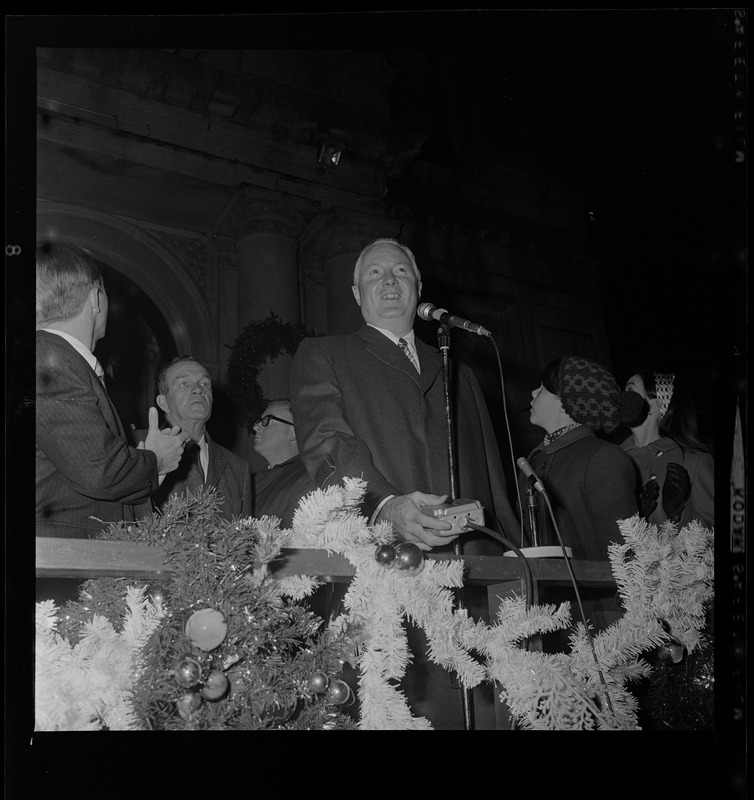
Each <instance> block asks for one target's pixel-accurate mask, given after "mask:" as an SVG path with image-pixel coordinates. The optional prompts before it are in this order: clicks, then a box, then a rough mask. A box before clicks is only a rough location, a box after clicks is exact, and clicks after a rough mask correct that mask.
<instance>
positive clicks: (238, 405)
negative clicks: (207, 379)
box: [226, 314, 315, 433]
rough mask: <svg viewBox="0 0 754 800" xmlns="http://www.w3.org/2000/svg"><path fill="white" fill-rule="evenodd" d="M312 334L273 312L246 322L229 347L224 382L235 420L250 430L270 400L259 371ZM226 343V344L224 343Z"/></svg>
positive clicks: (293, 350)
mask: <svg viewBox="0 0 754 800" xmlns="http://www.w3.org/2000/svg"><path fill="white" fill-rule="evenodd" d="M314 335H315V333H314V332H313V331H310V330H308V329H307V328H306V326H305V325H297V324H294V323H292V322H283V321H282V320H281V319H280V318H279V317H277V316H275V314H270V316H269V317H268V318H267V319H265V320H261V321H255V322H250V323H249V324H248V325H247V326H246V327H245V328H244V329H243V331H241V333H240V334H239V335H238V337H237V339H236V341H235V342H234V344H233V345H232V346H230V351H231V352H230V356H229V358H228V369H227V376H226V382H227V386H228V391H229V394H230V397H231V399H232V400H233V403H234V405H235V411H236V419H237V422H238V424H239V425H241V426H245V427H246V430H247V431H248V432H249V433H250V432H251V429H252V427H253V425H254V421H255V420H257V419H258V418H259V416H260V415H261V413H262V411H263V410H264V408H265V406H266V405H268V404H269V402H270V400H271V399H274V398H266V397H265V396H264V391H263V390H262V387H261V386H260V385H259V382H258V378H259V373H260V371H261V370H262V368H263V367H265V366H267V365H269V364H270V363H271V362H273V361H274V360H275V359H276V358H277V357H278V356H280V355H284V354H286V353H289V354H291V355H293V353H295V352H296V350H297V348H298V346H299V344H300V343H301V340H302V339H304V338H306V337H307V336H314ZM226 346H227V345H226Z"/></svg>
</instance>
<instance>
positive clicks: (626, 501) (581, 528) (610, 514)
mask: <svg viewBox="0 0 754 800" xmlns="http://www.w3.org/2000/svg"><path fill="white" fill-rule="evenodd" d="M528 460H529V464H531V467H532V469H533V470H534V472H535V473H536V474H537V476H538V477H539V479H540V480H541V481H542V483H543V484H544V487H545V490H546V491H547V496H548V497H549V498H550V504H551V505H552V508H553V513H554V515H555V519H556V521H557V524H558V528H559V529H560V533H561V536H562V537H563V544H565V546H566V547H570V548H572V550H573V558H574V559H586V560H591V561H607V545H608V544H609V543H610V542H623V537H622V536H621V533H620V530H619V528H618V525H617V520H619V519H628V518H629V517H632V516H633V515H634V514H636V513H638V505H637V495H636V477H635V474H634V467H633V464H632V463H631V460H630V459H629V458H628V456H627V455H626V454H625V453H624V452H623V451H622V450H621V448H620V447H619V446H618V445H616V444H612V443H610V442H606V441H605V440H603V439H599V438H598V437H597V436H596V435H595V434H594V432H593V431H591V430H590V429H589V428H587V427H585V426H583V425H582V426H580V427H578V428H574V429H573V430H571V431H569V432H568V433H566V434H564V435H563V436H561V437H559V438H558V439H556V440H555V441H554V442H552V443H551V444H549V445H547V446H544V445H543V444H540V445H538V446H537V447H535V448H534V450H532V452H531V453H530V455H529V459H528ZM520 488H521V497H522V498H524V497H525V496H526V494H525V492H526V479H525V478H521V480H520ZM537 526H538V530H539V544H540V545H542V546H547V545H559V541H558V538H557V535H556V533H555V529H554V527H553V525H552V522H551V519H550V515H549V512H548V510H547V504H546V502H545V501H544V498H543V497H541V496H539V497H537ZM525 527H526V530H527V534H528V535H529V537H531V532H530V529H529V524H528V519H527V520H526V525H525ZM530 542H531V538H530Z"/></svg>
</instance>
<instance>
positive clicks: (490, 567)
mask: <svg viewBox="0 0 754 800" xmlns="http://www.w3.org/2000/svg"><path fill="white" fill-rule="evenodd" d="M36 545H37V554H36V572H37V577H39V578H61V577H65V578H82V579H85V578H95V577H104V576H107V575H110V576H116V575H119V576H123V577H133V578H145V579H152V580H155V579H158V578H161V577H162V578H165V577H167V575H168V574H169V573H170V572H171V569H170V565H169V564H165V553H164V551H163V550H162V549H161V548H160V547H157V546H151V545H147V544H144V543H142V542H119V541H109V540H103V539H59V538H46V537H38V538H37V539H36ZM425 557H426V558H430V559H436V560H446V559H454V560H457V559H459V558H462V559H463V561H464V562H465V565H466V569H465V571H464V582H465V583H467V584H470V585H476V586H489V585H493V584H496V583H507V582H509V581H518V580H522V579H523V578H522V569H521V564H520V562H519V560H518V558H500V557H496V556H453V555H434V554H432V553H427V554H425ZM528 563H529V565H530V567H531V571H532V577H533V579H534V580H535V581H537V582H539V583H542V584H547V585H570V582H571V581H570V575H569V572H568V568H567V565H566V563H565V561H564V560H563V559H560V558H546V559H529V562H528ZM270 567H271V571H272V573H273V574H274V575H276V576H279V577H283V576H286V575H316V576H318V577H321V578H323V579H324V580H330V581H335V582H343V581H348V580H350V578H352V577H353V574H354V569H353V566H352V565H351V564H350V562H349V561H348V560H347V559H346V558H344V557H343V556H340V555H331V554H329V553H328V552H327V551H326V550H305V549H298V550H283V557H282V558H281V559H279V560H278V561H275V562H273V564H271V565H270ZM571 568H572V569H573V572H574V575H575V576H576V580H577V581H578V582H579V585H581V586H584V587H610V586H615V579H614V578H613V575H612V572H611V569H610V564H609V563H608V562H607V561H571Z"/></svg>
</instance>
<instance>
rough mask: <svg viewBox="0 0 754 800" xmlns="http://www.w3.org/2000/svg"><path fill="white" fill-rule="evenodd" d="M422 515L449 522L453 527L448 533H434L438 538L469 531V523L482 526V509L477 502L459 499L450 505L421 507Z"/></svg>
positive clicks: (441, 504)
mask: <svg viewBox="0 0 754 800" xmlns="http://www.w3.org/2000/svg"><path fill="white" fill-rule="evenodd" d="M421 512H422V514H426V515H427V516H429V517H434V518H435V519H438V520H441V521H442V522H449V523H450V524H451V525H452V526H453V527H452V528H451V529H450V530H449V531H435V533H437V534H439V535H440V536H449V535H450V534H457V533H463V532H464V531H469V530H471V527H470V526H469V523H474V524H475V525H484V509H483V508H482V504H481V503H480V502H479V501H478V500H467V499H464V498H462V499H459V500H453V502H452V503H440V504H439V505H436V506H422V509H421Z"/></svg>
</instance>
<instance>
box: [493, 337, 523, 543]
mask: <svg viewBox="0 0 754 800" xmlns="http://www.w3.org/2000/svg"><path fill="white" fill-rule="evenodd" d="M487 338H488V339H489V340H490V341H491V342H492V346H493V347H494V348H495V356H496V358H497V370H498V373H499V375H500V389H501V391H502V395H503V419H504V420H505V430H506V432H507V434H508V451H509V453H510V457H511V464H512V466H513V483H514V485H515V487H516V503H517V505H518V519H519V524H520V531H521V547H523V546H524V506H523V503H522V502H521V490H520V488H519V485H518V479H517V475H518V473H517V472H516V456H515V454H514V453H513V438H512V437H511V425H510V420H509V418H508V405H507V403H506V400H505V375H504V374H503V364H502V361H501V359H500V350H499V349H498V346H497V342H496V341H495V339H494V337H492V336H488V337H487ZM511 550H514V548H513V547H511ZM514 552H515V550H514Z"/></svg>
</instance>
